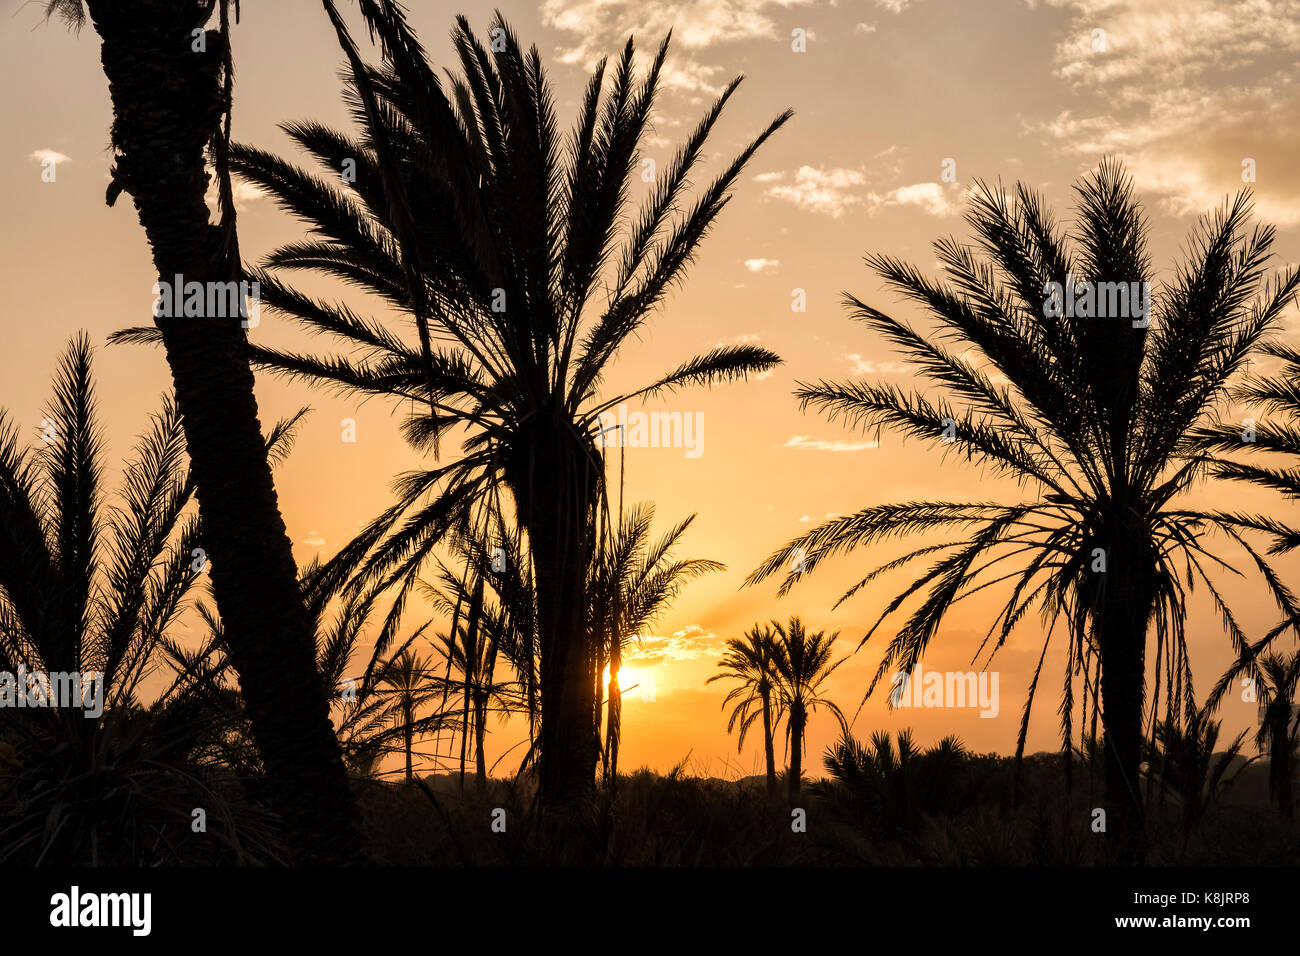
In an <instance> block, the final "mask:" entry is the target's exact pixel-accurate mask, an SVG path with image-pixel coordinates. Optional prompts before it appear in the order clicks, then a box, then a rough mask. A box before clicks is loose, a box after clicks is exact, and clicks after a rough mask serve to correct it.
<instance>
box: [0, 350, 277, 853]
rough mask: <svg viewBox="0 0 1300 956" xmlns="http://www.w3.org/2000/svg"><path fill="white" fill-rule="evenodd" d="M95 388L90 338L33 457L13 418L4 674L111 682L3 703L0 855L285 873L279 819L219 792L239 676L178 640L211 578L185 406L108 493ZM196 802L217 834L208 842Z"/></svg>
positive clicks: (171, 413)
mask: <svg viewBox="0 0 1300 956" xmlns="http://www.w3.org/2000/svg"><path fill="white" fill-rule="evenodd" d="M93 382H94V376H93V370H92V358H91V348H90V342H89V339H88V338H87V336H86V335H85V334H84V333H82V334H78V335H77V336H76V337H75V338H74V339H73V340H72V342H71V343H70V344H69V346H68V348H67V350H66V352H65V353H64V355H63V357H62V359H61V361H60V364H59V367H58V371H57V373H56V375H55V381H54V399H53V401H52V402H51V403H50V405H49V406H47V408H46V410H45V413H44V414H45V419H44V422H43V431H42V434H41V439H40V441H39V442H38V443H37V444H36V446H35V447H34V448H31V447H28V443H27V442H25V441H23V440H22V439H21V437H20V435H19V432H18V429H17V428H15V427H14V425H13V423H12V421H11V419H10V417H9V415H8V413H7V412H5V411H3V410H0V670H2V671H5V672H6V673H8V674H10V675H12V674H14V673H19V674H21V673H22V670H20V668H21V669H23V670H25V671H26V672H27V673H28V674H44V675H50V674H52V673H55V672H61V673H65V674H67V673H78V674H81V675H82V676H83V677H84V678H86V679H87V680H88V681H89V680H94V679H96V678H97V679H98V680H100V681H101V682H102V683H101V684H100V690H99V692H97V693H91V692H90V686H91V685H89V684H83V685H82V701H81V702H77V703H70V702H68V701H57V700H56V701H54V703H57V704H59V706H52V707H39V708H23V709H17V708H12V707H8V706H5V707H0V739H4V740H5V741H6V742H7V743H8V744H9V745H11V746H12V747H13V753H14V754H16V760H17V763H18V764H19V768H18V769H16V770H14V769H12V768H6V772H5V773H4V774H3V775H2V776H0V844H3V847H4V850H3V852H2V853H0V858H4V859H8V860H11V861H12V860H14V859H22V860H26V861H27V862H29V863H40V862H45V863H57V864H72V865H103V864H110V865H156V864H159V863H173V864H175V863H196V862H205V861H206V862H223V861H224V862H239V861H251V860H254V859H257V860H260V861H262V862H271V861H272V857H268V856H267V855H265V853H264V852H263V851H262V847H263V846H265V841H264V840H262V839H259V838H258V837H257V836H256V835H255V834H256V832H257V831H261V832H262V833H263V834H265V833H266V832H267V828H266V825H265V822H264V821H258V820H256V819H253V818H251V817H249V816H248V814H245V813H243V812H242V811H241V812H240V813H238V815H237V817H236V815H233V814H232V808H231V807H230V805H229V802H228V800H227V799H226V798H225V797H223V796H221V794H220V792H219V791H220V789H221V788H219V787H217V786H216V776H217V774H218V766H219V765H220V764H221V763H223V761H222V759H221V757H222V749H223V741H224V739H225V737H226V736H227V734H228V733H230V732H231V731H233V730H234V729H236V727H237V725H238V724H239V720H240V717H241V715H242V710H241V708H240V706H239V702H238V700H237V698H236V695H235V694H234V693H233V691H230V690H228V689H227V688H224V687H223V686H222V683H221V678H222V674H223V671H224V670H225V668H224V665H223V664H222V662H221V661H220V660H219V659H218V658H219V655H216V654H214V650H215V648H214V646H213V644H212V643H211V642H206V643H205V644H204V646H203V647H201V648H199V649H198V650H194V651H191V650H187V649H186V648H185V647H183V646H182V644H181V641H180V631H181V625H182V623H183V622H182V618H183V615H184V614H185V612H186V611H187V609H189V608H190V607H191V606H192V605H194V604H195V603H197V601H198V600H199V597H200V584H201V582H202V581H203V580H204V575H203V571H204V562H203V561H202V560H201V551H200V550H199V545H200V542H201V541H202V540H203V539H204V535H203V534H202V531H201V526H200V522H199V517H198V515H197V514H196V513H195V509H194V508H193V501H194V486H195V483H194V478H193V474H192V472H191V470H190V467H189V462H188V460H187V456H186V451H185V438H184V434H183V429H182V425H181V417H180V412H179V410H178V408H177V406H176V404H175V403H174V402H172V401H170V400H164V403H163V407H162V410H161V411H160V412H159V413H157V414H156V415H154V416H153V419H152V422H151V426H150V428H149V430H148V431H147V432H146V433H145V434H144V435H143V436H142V437H141V438H140V440H139V442H138V443H137V444H136V446H135V448H134V450H133V452H132V453H131V454H130V455H128V456H127V458H126V463H125V466H124V469H123V474H122V481H121V484H120V491H119V492H118V493H117V494H116V495H113V496H110V495H108V494H107V493H106V489H105V484H104V477H105V464H106V458H107V455H106V454H105V451H104V447H103V442H102V435H101V431H100V426H99V417H98V412H97V408H96V399H95V392H94V384H93ZM283 435H284V432H281V433H280V437H276V436H273V437H272V439H271V445H272V448H275V447H276V444H277V442H279V441H280V440H281V438H282V437H283ZM196 555H199V556H200V557H199V558H196ZM167 669H170V670H171V671H172V672H173V673H171V674H169V675H167V680H166V683H165V684H164V685H163V686H162V688H161V690H160V691H159V693H158V694H157V695H156V696H154V697H153V698H152V699H151V700H145V699H142V694H141V685H142V682H143V681H144V680H145V678H146V677H148V676H149V675H150V674H156V673H159V672H162V673H164V674H165V673H166V670H167ZM11 679H12V678H11ZM18 691H19V692H20V693H26V692H27V687H25V686H22V684H21V683H20V684H19V687H18ZM10 703H12V701H11V702H10ZM83 703H84V705H85V706H83V705H82V704H83ZM95 711H99V712H98V713H95ZM196 806H197V807H205V808H207V813H208V815H209V816H210V817H211V826H212V832H211V833H210V834H208V836H205V837H203V838H202V839H199V840H197V841H196V840H194V839H192V832H193V831H192V829H191V822H192V820H191V815H192V811H193V808H194V807H196ZM254 816H255V815H254ZM236 820H238V824H239V825H238V826H236ZM250 821H251V822H252V824H253V829H252V830H245V829H244V824H246V823H249V822H250ZM270 842H272V843H273V842H274V841H270ZM241 845H242V847H243V849H241ZM254 848H256V849H254ZM250 849H253V850H254V852H253V853H252V854H251V856H250V855H249V850H250ZM214 851H215V854H216V855H214Z"/></svg>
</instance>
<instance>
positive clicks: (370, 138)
mask: <svg viewBox="0 0 1300 956" xmlns="http://www.w3.org/2000/svg"><path fill="white" fill-rule="evenodd" d="M325 6H326V9H327V12H328V13H329V15H330V16H331V18H332V21H333V23H334V25H335V28H336V31H337V33H338V36H339V40H340V43H341V45H342V47H343V50H344V52H345V54H346V55H347V58H348V61H349V64H350V76H349V81H348V88H347V91H346V95H347V97H348V99H349V102H352V103H353V104H354V106H355V109H354V111H353V112H354V115H355V116H356V117H357V119H358V121H359V123H360V125H361V135H360V136H355V137H354V136H348V135H346V134H344V133H341V132H336V131H334V130H331V129H328V128H326V127H324V126H322V125H320V124H317V123H301V124H289V125H286V126H285V127H284V129H285V130H286V131H287V132H288V133H289V135H290V136H291V137H293V138H294V139H295V140H296V141H297V142H298V143H299V144H301V145H302V146H303V147H304V148H305V149H306V150H307V151H308V152H310V153H311V154H312V155H314V156H315V157H316V158H317V159H318V160H319V161H320V162H321V163H322V164H323V165H324V166H325V167H327V168H328V169H329V170H330V176H329V178H321V177H318V176H314V175H312V174H310V173H308V172H306V171H304V170H302V169H299V168H297V167H295V166H294V165H292V164H290V163H288V162H285V161H284V160H282V159H279V158H278V157H276V156H274V155H272V154H270V153H267V152H265V151H262V150H258V149H254V148H251V147H238V148H235V149H233V151H232V156H231V165H232V168H233V169H235V170H236V171H237V172H238V173H239V174H241V175H242V176H244V177H245V178H246V179H248V180H250V181H252V182H253V183H256V184H258V185H260V186H261V187H263V188H265V190H266V191H267V192H269V193H270V194H271V195H272V196H273V197H274V198H275V199H276V200H277V201H278V202H279V203H280V204H281V205H282V206H284V207H285V208H287V209H289V210H290V211H292V212H293V213H294V214H295V215H297V216H299V217H300V218H301V219H303V220H304V221H305V222H307V223H308V224H310V227H311V229H312V231H313V233H315V236H314V237H313V238H312V239H310V240H308V241H306V242H300V243H294V244H291V245H289V246H286V247H284V248H281V249H279V250H277V251H275V252H273V253H272V254H271V255H270V256H268V257H267V259H266V263H265V264H266V266H267V268H268V269H272V270H282V269H306V270H316V271H320V272H324V273H327V274H330V275H332V276H335V277H338V278H342V279H344V280H345V281H348V282H350V283H352V284H354V285H356V286H357V287H359V288H361V289H363V290H365V291H367V292H370V293H372V294H374V295H376V296H378V297H380V298H381V299H383V300H384V301H385V302H386V303H387V304H389V305H391V306H393V307H395V308H396V309H398V310H400V311H401V312H402V313H405V314H406V315H408V316H410V318H411V320H412V322H411V324H412V325H413V326H414V331H415V332H416V333H417V334H418V338H419V343H420V344H419V346H418V347H413V346H410V345H408V344H407V343H406V341H405V339H404V338H403V335H404V334H405V330H403V329H390V328H388V327H386V326H384V325H383V324H381V323H379V322H377V321H374V320H370V319H367V318H364V317H363V316H362V315H360V314H358V313H357V312H355V311H353V310H352V309H350V308H348V307H346V306H342V305H336V304H331V303H326V302H321V301H317V300H315V299H312V298H310V297H308V296H305V295H303V294H301V293H299V292H297V291H295V290H294V289H292V288H291V287H289V286H288V285H286V284H285V283H284V282H283V281H282V280H281V279H280V278H279V277H278V274H277V273H274V272H269V271H258V272H254V273H252V275H253V277H254V278H256V279H257V280H258V281H260V283H261V290H262V301H263V303H264V304H266V305H267V306H269V307H270V308H271V309H273V310H275V311H277V312H279V313H281V314H283V315H286V316H289V317H290V318H292V319H294V320H296V321H298V322H300V323H302V324H303V325H304V326H305V327H306V328H308V329H311V330H312V331H314V332H318V333H323V334H327V335H332V336H335V337H337V338H338V339H340V340H341V341H342V342H343V344H344V346H345V347H346V348H347V350H348V354H336V355H324V356H311V355H307V356H304V355H295V354H290V353H287V352H279V351H275V350H271V349H266V348H262V347H256V346H255V347H253V354H254V359H255V361H256V362H257V363H258V364H260V365H261V366H262V367H266V368H272V369H275V370H277V371H280V372H282V373H285V374H288V375H296V376H302V377H304V378H307V379H308V380H311V381H315V382H320V383H325V384H327V385H332V386H336V387H338V388H341V389H343V390H345V391H349V392H354V393H358V394H363V395H373V394H380V395H386V396H389V397H391V398H394V399H397V400H398V401H407V402H410V403H411V406H410V407H411V417H410V419H409V421H408V422H407V423H406V431H407V435H408V437H409V438H411V439H412V440H413V441H415V442H416V443H417V444H418V445H419V446H420V447H423V448H427V449H430V450H432V451H433V452H434V453H435V454H437V453H438V451H439V448H440V442H439V439H440V438H441V437H442V436H443V435H445V434H446V433H447V432H448V431H449V430H450V429H453V428H456V427H458V426H463V427H464V434H465V439H464V443H463V452H464V453H463V454H462V455H461V456H460V457H459V458H457V459H456V460H455V461H454V462H452V463H451V464H446V465H440V466H438V467H435V468H433V469H430V470H427V471H423V472H420V473H418V474H416V475H412V476H409V478H408V479H406V480H404V481H403V483H402V484H401V486H400V489H399V490H400V496H399V500H398V502H397V504H396V505H394V507H393V508H391V509H390V510H389V511H388V512H386V513H385V514H384V515H382V516H381V517H380V518H378V519H377V520H376V521H374V522H373V523H372V524H371V525H370V526H368V527H367V528H366V529H365V531H364V532H363V533H362V534H361V535H360V536H359V537H358V538H357V540H356V541H355V542H353V544H352V545H351V546H349V547H348V548H346V549H345V550H344V552H343V553H341V554H340V555H339V557H338V558H337V559H336V561H335V562H334V568H335V571H336V572H337V573H339V574H344V573H351V572H352V571H354V570H355V571H357V572H358V573H359V575H360V578H359V580H360V581H361V582H371V581H376V580H382V581H385V582H389V583H391V584H392V585H395V586H398V588H399V590H398V594H399V604H400V600H401V596H403V595H405V594H406V593H409V591H410V590H411V589H412V588H413V587H414V585H415V582H416V580H417V575H418V572H419V568H420V565H421V564H422V563H423V562H424V561H425V560H426V558H427V557H428V555H429V553H430V551H431V550H432V549H433V548H434V547H435V546H436V545H437V543H438V542H439V540H440V539H441V538H442V537H443V535H444V534H445V533H446V531H447V530H448V529H449V528H451V527H452V526H453V525H455V524H456V523H457V522H458V521H460V520H461V519H463V518H464V517H465V516H466V515H467V514H469V513H471V512H473V511H474V510H475V508H476V507H477V506H478V505H481V504H482V503H484V502H488V501H492V500H493V499H494V498H495V497H497V496H498V494H499V493H500V492H504V493H505V496H506V497H508V498H509V505H510V507H512V508H513V513H514V515H515V517H516V519H517V521H518V523H519V525H520V526H521V527H522V528H523V529H524V530H525V531H526V532H527V536H528V553H529V558H530V562H531V565H532V567H533V569H534V574H535V576H536V584H537V595H538V608H537V621H536V624H537V633H538V641H539V644H540V667H539V675H538V676H539V683H540V689H541V694H540V704H541V729H540V738H541V767H540V778H541V792H542V795H543V802H544V804H547V805H554V806H555V807H557V808H561V807H565V806H576V805H578V804H582V803H585V802H586V800H588V799H589V797H590V794H591V788H592V786H593V783H594V771H595V765H596V760H597V752H598V749H599V744H598V741H597V739H596V736H595V729H594V726H593V721H594V712H595V701H594V700H593V688H594V683H595V682H594V680H593V676H592V670H593V663H594V652H593V648H592V646H591V641H590V640H589V636H588V634H587V632H586V620H585V617H586V609H587V603H588V602H587V600H586V594H585V591H586V573H587V569H588V568H589V567H590V563H591V555H592V553H593V551H594V548H595V540H594V539H595V530H594V529H595V518H596V514H597V512H598V509H599V505H600V502H601V501H602V500H603V495H604V483H603V472H604V459H603V455H602V453H601V449H600V447H598V444H597V441H596V435H597V433H598V425H599V419H600V414H601V413H602V412H604V411H606V410H608V409H610V408H613V407H615V406H617V405H618V404H619V403H620V402H626V401H636V400H639V399H647V398H650V397H653V396H657V395H661V394H665V393H669V392H672V391H674V390H676V389H679V388H682V387H685V386H688V385H700V384H703V385H709V384H712V383H715V382H720V381H725V380H730V379H736V378H741V379H743V378H745V377H746V376H748V374H749V373H751V372H761V371H763V370H766V369H769V368H772V367H773V366H775V365H776V364H778V363H779V361H780V359H779V358H778V357H777V356H776V355H775V354H773V353H772V352H770V351H767V350H765V349H761V348H757V347H755V346H751V345H745V346H734V347H726V348H717V349H714V350H712V351H710V352H709V353H707V354H705V355H699V356H695V357H692V358H689V359H687V360H686V361H684V362H682V363H681V364H680V365H678V366H677V367H676V368H674V369H672V370H670V371H669V372H667V373H666V374H664V375H663V376H662V377H660V378H659V379H657V380H656V381H654V382H651V383H650V384H647V385H645V386H643V387H640V388H636V389H634V390H632V391H629V392H627V393H624V394H618V395H614V396H602V395H601V394H600V386H601V383H602V379H603V377H604V375H605V374H606V372H607V370H608V369H609V367H610V365H611V363H612V361H613V359H614V357H615V356H616V355H617V354H618V352H619V350H620V348H621V347H622V346H623V345H624V343H626V342H627V341H629V339H631V338H633V337H634V336H636V335H637V334H639V333H640V332H641V331H642V330H643V329H644V328H645V327H646V323H647V322H648V320H649V318H650V316H651V315H652V314H653V312H654V310H655V309H656V307H657V306H659V305H660V304H661V303H662V302H663V299H664V297H665V294H666V292H667V290H668V289H669V288H670V287H671V286H672V284H673V283H675V282H678V281H680V280H682V279H683V278H684V276H685V274H686V269H687V266H688V265H689V263H690V262H691V261H692V259H693V257H694V255H695V254H696V252H697V250H698V247H699V244H700V242H701V241H702V239H703V238H704V236H705V234H706V233H707V232H708V230H709V228H710V227H711V226H712V225H713V223H714V222H715V220H716V218H717V216H718V214H719V213H720V212H721V210H722V209H723V207H724V206H725V205H726V203H727V201H728V200H729V198H730V190H731V189H732V187H733V186H734V184H735V182H736V179H737V177H738V176H739V175H740V173H741V171H742V169H743V168H744V167H745V165H746V163H747V162H748V161H749V159H750V158H751V157H752V156H753V155H754V152H755V151H756V150H757V149H758V148H759V147H760V146H761V145H762V144H763V143H764V142H765V141H766V140H767V139H768V137H769V136H771V135H772V134H773V133H774V132H776V130H777V129H779V128H780V127H781V126H782V125H784V123H785V122H786V121H787V120H788V119H789V117H790V115H791V114H790V113H789V112H785V113H782V114H781V115H780V116H779V117H777V118H776V119H775V120H774V121H773V122H772V123H770V124H769V125H768V126H767V127H766V128H765V129H764V130H763V131H762V132H761V133H760V134H759V135H758V136H757V137H756V138H755V139H754V140H753V141H752V142H751V143H750V144H749V145H748V146H746V147H745V148H744V149H743V150H742V151H741V152H740V154H739V155H738V156H737V157H736V158H735V159H734V160H732V161H731V162H730V163H728V164H727V165H726V166H725V168H724V169H723V170H722V172H721V173H720V174H719V175H718V176H717V177H716V178H715V179H713V181H712V182H711V183H709V184H708V186H707V188H706V189H704V190H703V192H702V193H701V194H700V195H699V196H698V197H697V198H696V199H695V200H694V201H693V202H692V203H691V204H690V205H689V207H688V208H686V209H685V211H684V212H683V213H681V214H678V213H677V210H678V209H679V208H682V207H683V205H684V204H685V203H686V201H687V198H688V197H687V194H688V190H689V186H690V180H691V176H692V174H693V172H694V171H695V169H696V167H697V165H698V162H699V160H700V158H701V157H702V156H703V155H704V147H705V143H706V141H707V139H708V137H709V134H710V133H711V132H712V130H713V128H714V125H715V123H716V121H717V119H718V117H719V115H720V114H721V112H722V109H723V107H724V106H725V104H726V103H727V101H728V100H729V99H730V98H731V96H732V94H733V93H734V92H735V89H736V86H737V84H738V82H739V79H737V80H735V81H733V82H732V83H730V84H728V86H727V87H726V89H725V90H724V91H723V92H722V94H721V95H720V96H719V97H718V99H717V100H716V101H715V102H714V104H713V106H712V107H711V108H710V110H709V111H708V112H707V113H706V114H705V116H704V118H703V119H702V120H701V121H700V123H699V125H698V126H697V127H696V128H695V130H694V131H693V132H692V133H691V135H690V137H689V138H688V139H687V141H686V143H685V144H684V145H683V146H682V147H681V148H680V149H679V150H678V151H677V153H676V155H675V156H674V157H673V159H672V160H671V161H670V162H668V163H666V164H664V165H663V167H662V169H661V170H660V171H659V172H658V175H657V176H656V178H655V182H654V185H653V187H652V188H651V189H650V192H649V196H648V198H647V199H646V200H645V202H644V203H643V204H642V206H641V208H640V209H639V210H632V209H630V208H629V186H630V180H631V178H632V176H633V174H634V171H635V170H636V168H637V165H638V160H639V159H640V158H641V153H640V149H641V145H640V144H641V140H642V137H643V135H644V133H645V130H646V128H647V124H648V122H649V118H650V115H651V111H652V107H653V105H654V101H655V97H656V93H657V91H658V89H659V85H660V81H661V78H662V71H663V65H664V60H665V57H666V55H667V50H668V46H667V40H665V41H664V43H663V44H662V45H661V46H660V48H659V50H658V53H657V54H656V56H655V58H654V60H653V62H652V63H651V64H650V66H649V68H648V70H646V72H645V74H644V77H643V78H642V79H641V80H640V81H638V80H637V79H636V78H635V74H636V70H635V66H634V46H633V44H632V42H631V40H629V41H628V43H627V45H626V46H625V47H624V50H623V53H622V55H621V56H620V57H619V59H618V62H617V66H616V67H615V68H614V70H613V76H612V82H611V83H610V85H609V89H608V91H606V92H605V93H604V95H602V84H603V81H604V79H605V74H606V65H605V62H604V61H602V62H601V64H600V65H599V66H598V67H597V69H596V70H595V72H594V74H593V75H592V77H591V79H590V81H589V83H588V84H587V87H586V91H585V94H584V96H583V98H582V107H581V111H580V114H579V118H578V122H577V124H576V125H575V127H574V129H573V132H572V134H571V135H570V136H569V137H568V138H567V141H566V140H565V139H564V138H562V137H561V136H560V135H559V134H558V132H557V128H556V118H555V113H554V108H553V102H554V96H553V94H552V91H551V88H550V84H549V82H548V80H547V78H546V74H545V71H544V70H543V67H542V64H541V58H540V56H539V55H538V53H537V51H536V49H535V48H534V49H531V50H528V51H525V50H524V49H523V48H521V46H520V45H519V42H518V40H517V39H516V37H515V34H514V33H513V31H512V30H511V29H510V28H509V26H508V24H506V22H505V21H504V20H503V19H501V17H500V16H499V15H498V16H497V18H496V19H494V20H493V22H492V26H491V32H492V37H493V39H492V42H491V43H490V44H489V45H488V46H490V50H489V48H488V46H485V45H484V44H483V43H481V42H480V41H479V39H478V38H477V37H476V36H475V35H474V33H473V32H472V31H471V29H470V27H469V24H468V22H467V21H466V20H465V19H464V18H460V19H459V20H458V21H457V27H456V30H455V31H454V35H453V40H454V42H455V45H456V50H457V53H458V55H459V57H460V65H461V69H462V74H461V75H460V76H456V77H452V78H451V79H450V80H449V81H447V83H446V84H445V85H444V83H443V82H442V81H441V80H440V79H439V78H438V76H437V74H436V73H435V72H434V70H433V68H432V66H431V65H430V64H429V63H428V61H427V59H426V57H425V54H424V51H423V50H422V48H421V47H420V44H419V42H418V41H417V40H416V38H415V36H414V35H413V34H412V32H411V31H410V28H409V26H408V25H407V23H406V21H405V19H404V17H403V16H402V14H401V11H400V9H399V8H398V7H397V6H396V4H395V3H392V2H391V0H362V2H361V4H360V7H361V11H362V13H363V15H364V16H365V18H366V22H367V24H368V26H369V27H370V28H371V29H372V31H373V33H374V34H375V35H376V36H378V37H379V40H380V42H381V43H382V46H383V50H384V65H383V68H382V69H376V68H372V67H369V66H366V65H365V64H364V63H363V62H362V60H361V58H360V54H359V53H358V51H357V48H356V46H355V44H354V43H353V41H352V38H351V37H350V35H349V34H348V31H347V29H346V27H345V25H344V24H343V21H342V19H341V18H340V17H339V15H338V13H337V11H336V10H335V9H334V4H333V3H332V2H331V0H325ZM642 168H643V169H644V168H648V167H642ZM344 170H347V171H348V174H347V175H341V174H340V173H341V171H344ZM352 173H355V175H352ZM625 224H626V226H625ZM598 290H602V291H604V292H605V293H607V294H605V295H601V296H600V299H601V300H602V301H600V302H596V301H594V300H595V299H596V297H597V295H596V294H597V291H598ZM134 335H135V337H149V336H147V335H143V336H142V335H141V334H140V333H139V332H136V333H134ZM128 337H130V336H128ZM468 523H469V524H470V525H474V522H468ZM358 586H361V585H360V584H358Z"/></svg>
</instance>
